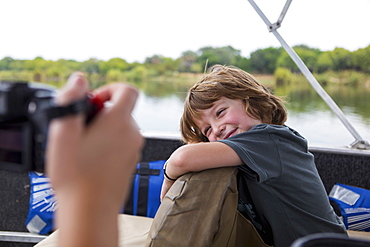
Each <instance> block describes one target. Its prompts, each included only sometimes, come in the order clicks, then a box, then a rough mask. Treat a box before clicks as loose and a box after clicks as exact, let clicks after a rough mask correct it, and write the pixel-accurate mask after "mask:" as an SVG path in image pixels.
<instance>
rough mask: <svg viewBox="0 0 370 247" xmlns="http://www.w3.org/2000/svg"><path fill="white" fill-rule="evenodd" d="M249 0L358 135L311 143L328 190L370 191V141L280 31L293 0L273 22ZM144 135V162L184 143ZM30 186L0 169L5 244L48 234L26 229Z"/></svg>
mask: <svg viewBox="0 0 370 247" xmlns="http://www.w3.org/2000/svg"><path fill="white" fill-rule="evenodd" d="M248 1H249V2H250V4H251V5H252V7H253V8H254V9H255V10H256V12H257V13H258V14H259V15H260V16H261V18H262V19H263V21H264V22H265V23H266V25H267V26H268V30H269V31H270V32H272V33H273V34H274V35H275V37H276V38H277V39H278V40H279V42H280V43H281V44H282V46H283V47H284V49H286V51H287V52H288V53H289V55H291V57H292V59H293V61H295V62H296V64H297V65H298V67H299V68H300V69H301V71H302V73H303V74H304V75H305V76H306V78H307V80H308V81H309V82H310V83H311V85H312V86H313V88H315V90H316V91H317V92H318V94H319V95H320V96H321V97H322V98H323V99H324V101H325V102H326V103H327V104H328V106H329V107H330V108H331V109H332V110H333V112H334V113H335V114H336V115H337V116H338V118H339V119H340V120H341V122H342V123H343V124H344V125H345V126H346V128H347V129H348V131H350V133H351V134H352V135H353V136H354V138H355V141H354V142H353V143H351V144H349V145H348V147H322V146H309V151H310V152H311V153H312V154H313V155H314V157H315V162H316V166H317V169H318V172H319V174H320V176H321V179H322V181H323V183H324V186H325V189H326V191H327V193H328V194H329V192H330V190H331V189H332V187H333V186H334V185H335V184H336V183H342V184H349V185H352V186H356V187H361V188H365V189H369V190H370V177H369V174H370V146H369V143H368V141H366V140H364V139H362V138H361V136H360V134H359V133H357V131H356V130H355V129H354V128H353V126H352V125H351V123H349V121H348V120H347V119H346V117H345V116H344V114H343V112H342V111H341V110H340V108H339V107H338V106H337V105H336V104H335V102H334V101H333V100H332V99H331V98H330V96H329V95H328V94H327V93H326V92H325V90H324V89H322V87H321V86H320V84H319V83H318V82H317V80H316V79H315V77H314V76H313V75H312V74H311V72H310V71H309V70H308V69H307V67H306V66H305V64H304V63H303V61H302V60H301V59H300V58H299V56H298V55H297V54H296V53H295V52H294V50H293V49H292V48H291V47H290V46H289V45H288V44H287V43H286V42H285V41H284V39H283V38H282V37H281V36H280V34H279V33H278V32H277V29H278V28H279V27H281V24H282V21H283V19H284V16H285V14H286V12H287V10H288V8H289V5H290V3H291V0H287V2H286V4H285V6H284V8H283V10H282V13H281V15H280V17H279V19H278V21H277V22H275V23H271V22H270V21H269V20H268V19H267V18H266V16H264V14H263V12H262V11H261V10H260V9H259V8H258V6H257V5H256V4H255V2H254V1H253V0H248ZM143 135H144V137H145V139H146V144H145V146H144V149H143V150H142V161H144V162H149V161H155V160H166V159H168V158H169V156H170V155H171V153H172V152H173V151H174V150H176V149H177V148H178V147H180V146H181V145H184V143H183V142H182V141H181V140H180V137H178V136H172V135H166V134H158V133H155V134H152V133H143ZM29 188H30V181H29V176H28V174H27V173H26V172H23V173H20V172H12V171H7V170H0V198H1V206H0V243H1V246H3V247H6V246H15V245H14V243H17V244H16V246H27V247H28V246H34V244H35V243H37V242H39V241H41V240H42V239H44V238H45V237H46V236H44V235H37V234H32V233H29V232H28V230H27V229H26V226H25V221H26V217H27V213H28V205H29V198H30V190H29Z"/></svg>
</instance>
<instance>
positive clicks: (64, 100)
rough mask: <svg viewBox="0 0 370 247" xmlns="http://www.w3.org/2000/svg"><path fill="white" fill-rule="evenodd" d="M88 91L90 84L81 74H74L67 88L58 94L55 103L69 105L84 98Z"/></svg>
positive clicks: (69, 79)
mask: <svg viewBox="0 0 370 247" xmlns="http://www.w3.org/2000/svg"><path fill="white" fill-rule="evenodd" d="M87 91H88V83H87V80H86V78H85V77H84V76H83V74H82V73H81V72H74V73H73V74H72V75H71V76H70V77H69V78H68V81H67V84H66V85H65V87H64V88H63V89H62V90H61V91H60V92H59V93H58V95H57V96H56V98H55V102H56V104H58V105H67V104H69V103H71V102H73V101H76V100H79V99H81V98H83V97H84V96H85V95H86V93H87Z"/></svg>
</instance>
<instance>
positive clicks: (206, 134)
mask: <svg viewBox="0 0 370 247" xmlns="http://www.w3.org/2000/svg"><path fill="white" fill-rule="evenodd" d="M210 130H211V127H207V128H205V129H204V135H205V136H208V134H209V131H210Z"/></svg>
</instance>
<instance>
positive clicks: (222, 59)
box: [197, 46, 240, 68]
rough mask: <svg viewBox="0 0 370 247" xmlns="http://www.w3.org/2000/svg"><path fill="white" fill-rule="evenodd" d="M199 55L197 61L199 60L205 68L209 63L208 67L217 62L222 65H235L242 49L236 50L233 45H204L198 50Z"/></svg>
mask: <svg viewBox="0 0 370 247" xmlns="http://www.w3.org/2000/svg"><path fill="white" fill-rule="evenodd" d="M198 53H199V56H198V59H197V62H199V63H200V64H201V65H202V67H203V68H204V67H205V66H206V64H207V67H208V68H209V67H211V66H213V65H215V64H222V65H235V66H236V62H237V58H238V57H240V50H236V49H234V48H233V47H231V46H225V47H217V48H213V47H210V46H208V47H203V48H201V49H199V51H198Z"/></svg>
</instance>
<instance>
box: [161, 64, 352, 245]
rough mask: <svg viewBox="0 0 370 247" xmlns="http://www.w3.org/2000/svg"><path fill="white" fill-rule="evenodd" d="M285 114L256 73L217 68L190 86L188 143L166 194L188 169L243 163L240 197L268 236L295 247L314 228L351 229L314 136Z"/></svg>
mask: <svg viewBox="0 0 370 247" xmlns="http://www.w3.org/2000/svg"><path fill="white" fill-rule="evenodd" d="M286 119H287V111H286V109H285V107H284V101H283V100H282V99H281V98H279V97H277V96H275V95H273V94H271V93H270V92H269V90H268V89H267V88H266V87H265V86H263V85H262V84H260V83H258V82H257V81H256V80H255V79H254V78H253V77H252V76H251V75H250V74H248V73H246V72H245V71H243V70H240V69H238V68H233V67H226V66H221V65H216V66H214V67H212V68H211V72H210V73H209V74H208V75H205V76H204V78H203V79H202V80H200V81H199V82H198V83H196V84H195V85H194V86H193V87H192V88H191V89H190V90H189V92H188V96H187V98H186V101H185V106H184V113H183V116H182V119H181V133H182V136H183V140H184V142H185V143H187V144H188V145H184V146H182V147H180V148H179V149H177V150H176V151H175V152H174V153H173V154H172V155H171V157H170V158H169V159H168V161H167V163H166V167H165V168H166V169H165V175H166V176H165V177H166V178H165V180H164V182H163V185H162V193H161V197H162V198H163V197H164V195H165V194H166V193H167V191H168V190H169V188H170V187H171V186H172V184H173V183H174V181H175V180H176V178H178V177H179V176H181V175H183V174H185V173H188V172H196V171H202V170H206V169H211V168H218V167H227V166H237V167H238V168H239V174H238V181H239V204H241V205H246V204H248V205H252V207H253V214H255V215H256V222H257V224H261V225H262V226H263V227H262V230H261V231H260V234H261V237H262V238H263V239H264V241H265V242H266V243H268V244H271V245H272V244H273V245H274V246H277V247H279V246H289V245H290V244H291V243H292V242H293V241H294V240H295V239H297V238H299V237H302V236H305V235H308V234H311V233H317V232H337V233H343V234H346V230H345V228H344V225H343V223H342V222H341V220H340V219H339V218H338V217H337V216H336V215H335V213H334V211H333V209H332V207H331V206H330V204H329V200H328V197H327V194H326V191H325V188H324V186H323V184H322V181H321V179H320V177H319V174H318V172H317V170H316V166H315V163H314V157H313V155H312V154H311V153H309V152H308V147H307V141H306V140H305V139H304V138H303V137H302V136H301V135H300V134H299V133H298V132H297V131H295V130H293V129H291V128H289V127H287V126H285V125H284V124H285V121H286ZM205 194H210V195H211V194H212V193H207V192H205Z"/></svg>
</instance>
